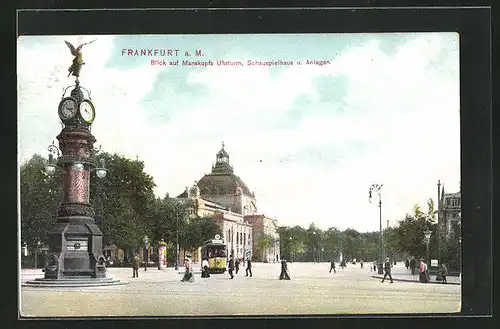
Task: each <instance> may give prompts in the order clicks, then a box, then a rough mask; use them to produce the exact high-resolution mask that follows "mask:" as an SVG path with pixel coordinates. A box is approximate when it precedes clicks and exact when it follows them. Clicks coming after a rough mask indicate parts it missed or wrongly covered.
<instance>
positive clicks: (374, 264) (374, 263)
mask: <svg viewBox="0 0 500 329" xmlns="http://www.w3.org/2000/svg"><path fill="white" fill-rule="evenodd" d="M373 272H377V261H376V260H374V261H373Z"/></svg>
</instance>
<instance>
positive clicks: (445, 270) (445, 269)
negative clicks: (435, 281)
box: [441, 263, 448, 283]
mask: <svg viewBox="0 0 500 329" xmlns="http://www.w3.org/2000/svg"><path fill="white" fill-rule="evenodd" d="M447 275H448V267H446V264H445V263H443V264H441V278H442V282H443V283H448V281H446V276H447Z"/></svg>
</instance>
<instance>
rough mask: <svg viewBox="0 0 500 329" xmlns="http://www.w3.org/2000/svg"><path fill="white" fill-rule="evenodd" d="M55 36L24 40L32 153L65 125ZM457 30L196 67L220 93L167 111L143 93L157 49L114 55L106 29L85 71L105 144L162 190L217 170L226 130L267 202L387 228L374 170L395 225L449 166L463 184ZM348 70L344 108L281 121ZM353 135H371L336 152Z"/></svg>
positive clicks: (23, 123) (196, 79)
mask: <svg viewBox="0 0 500 329" xmlns="http://www.w3.org/2000/svg"><path fill="white" fill-rule="evenodd" d="M304 37H307V36H304ZM332 37H333V36H332ZM200 38H201V37H200ZM56 39H57V40H56V41H55V42H54V43H51V44H50V45H47V46H44V45H38V46H37V47H36V48H33V49H27V48H25V47H24V48H23V46H22V44H21V46H20V47H21V48H20V49H19V50H20V51H19V54H20V57H19V66H18V74H19V76H20V79H19V80H20V93H21V96H22V97H21V98H20V105H19V113H20V116H19V131H20V132H19V133H20V155H21V158H22V159H26V158H29V157H30V156H31V155H32V154H33V153H35V152H38V153H40V152H42V153H43V152H44V150H45V148H46V145H47V144H48V143H49V142H50V141H51V140H52V139H54V137H55V135H56V134H57V133H58V132H59V130H60V126H59V124H58V122H57V117H56V116H57V111H56V109H57V104H58V101H59V99H60V97H61V88H62V87H63V86H65V85H68V84H69V83H70V81H71V80H70V79H69V78H68V79H65V77H64V76H65V75H66V72H67V66H69V64H70V63H71V56H70V54H69V51H68V50H67V49H66V46H65V45H64V43H63V42H62V39H63V38H56ZM88 39H92V38H91V37H88ZM449 39H450V35H443V34H427V35H422V36H420V37H418V38H416V39H415V40H413V41H410V42H408V43H406V44H404V45H401V46H400V47H399V48H398V49H397V52H396V53H395V54H394V55H391V56H390V55H387V54H385V53H383V52H382V51H381V50H380V49H379V44H378V42H376V41H374V42H372V43H369V44H366V45H364V46H360V47H354V48H349V49H347V50H346V51H345V52H344V53H342V54H341V55H340V56H339V57H338V58H337V59H336V60H335V61H333V62H332V64H331V65H328V66H322V67H319V66H300V67H299V66H294V67H291V68H289V69H286V70H282V71H281V73H277V74H270V72H269V70H267V69H265V68H257V67H244V68H230V67H210V68H208V69H207V70H204V71H202V72H193V73H192V74H190V76H189V78H188V81H189V82H191V83H198V84H203V85H204V86H205V87H206V88H208V96H207V97H205V98H204V99H203V101H202V102H199V103H198V104H200V105H197V106H198V107H197V108H185V109H182V111H180V112H181V114H179V115H177V116H174V117H172V119H171V121H169V122H168V123H165V124H160V123H155V124H151V123H150V122H148V120H147V116H146V114H145V113H146V111H145V108H144V107H143V106H142V105H141V103H140V100H141V98H142V97H144V96H145V95H146V94H147V93H148V92H149V91H150V90H151V88H152V86H153V83H154V82H155V80H156V78H157V75H158V73H159V72H160V71H159V69H158V68H157V67H151V66H149V65H147V63H146V61H145V63H144V65H142V66H140V67H138V68H136V69H129V70H118V69H113V68H109V67H107V66H106V63H107V60H108V58H109V56H110V55H111V49H112V41H113V39H112V37H102V36H99V37H98V41H96V42H95V43H94V44H92V45H89V46H88V47H86V48H84V52H83V54H84V59H85V61H86V62H87V63H88V64H86V66H84V67H83V69H82V78H81V81H82V85H83V86H84V87H87V88H89V89H91V90H92V98H93V99H94V101H95V103H96V111H97V116H96V121H95V123H94V126H93V129H92V132H93V133H94V135H95V136H96V138H97V139H98V142H97V144H102V145H103V148H104V149H105V150H106V151H110V152H118V153H122V154H125V155H127V156H129V157H133V158H135V156H136V155H137V156H139V158H140V159H142V160H144V161H145V164H146V171H147V172H148V173H150V174H152V175H153V176H154V178H155V181H156V183H157V184H158V188H157V194H159V195H163V194H165V193H166V192H170V194H177V193H180V192H182V191H183V189H184V186H186V185H190V184H192V182H193V181H194V180H197V179H199V178H200V177H201V176H202V175H203V173H208V172H209V171H210V166H211V164H212V161H213V160H214V159H215V153H216V152H217V151H218V149H219V148H220V143H221V141H222V140H224V141H225V142H226V145H227V149H228V151H229V153H230V157H231V158H230V159H231V163H232V164H233V166H234V167H235V171H236V174H237V175H239V176H240V177H241V178H242V179H243V180H244V181H245V182H246V183H247V185H248V186H249V187H250V189H253V190H255V193H256V196H257V203H258V205H259V208H260V210H262V211H263V212H265V213H266V214H268V215H270V216H274V217H277V218H278V219H279V220H280V223H281V224H283V225H287V224H288V225H295V224H299V225H302V226H308V225H309V223H310V222H313V221H314V222H315V223H316V224H317V225H319V226H320V227H322V228H327V227H330V226H337V227H339V228H341V229H344V228H347V227H352V228H356V229H359V230H361V231H366V230H378V225H379V224H378V209H377V207H376V202H375V203H372V204H370V203H368V199H367V198H368V189H369V186H370V184H372V183H383V184H384V187H383V208H382V210H383V220H384V226H385V223H386V220H390V221H391V223H394V222H395V221H396V220H397V219H398V218H402V217H403V216H404V214H405V213H406V212H408V211H411V207H412V205H413V204H414V203H420V204H421V205H422V206H424V205H425V201H426V199H427V198H428V197H436V194H437V189H436V183H437V180H438V179H440V180H441V181H442V182H444V183H445V186H446V189H447V191H455V190H457V189H458V181H459V180H460V159H459V155H460V153H459V147H460V144H459V116H458V110H459V108H458V107H459V90H458V73H456V74H451V73H450V72H449V71H447V72H443V71H442V70H440V67H439V65H438V64H439V63H440V62H436V61H437V59H436V58H438V57H439V58H440V59H439V60H440V61H441V60H442V59H443V58H448V59H449V60H450V61H451V62H452V63H453V64H454V65H455V66H456V67H457V71H458V57H457V56H456V54H455V53H450V54H443V53H442V51H443V49H450V45H449V42H448V41H447V40H449ZM85 40H87V37H86V38H85ZM200 40H202V39H200ZM444 41H446V42H448V43H446V48H445V47H444ZM200 42H201V41H200ZM74 43H76V41H75V42H74ZM456 45H457V43H455V46H456ZM455 51H456V52H458V48H455ZM33 59H35V60H33ZM50 63H53V64H50ZM179 69H187V68H179ZM33 72H36V73H33ZM340 74H342V75H343V76H345V77H346V78H347V79H348V81H349V89H348V94H347V96H346V103H347V104H348V108H347V109H346V112H345V113H344V114H342V115H338V116H325V115H324V114H323V115H316V116H313V115H312V114H308V113H304V115H305V116H304V119H303V121H302V122H300V124H299V125H298V128H296V129H289V130H283V129H281V130H275V129H274V128H272V127H273V124H272V123H273V122H275V121H276V120H277V119H278V118H279V117H280V116H282V115H283V114H284V113H287V112H288V111H290V110H291V108H292V104H293V101H294V99H295V97H296V96H297V95H299V94H305V95H308V96H309V97H310V98H311V100H312V101H313V102H314V101H315V100H317V99H318V94H317V91H316V90H315V89H314V84H313V79H314V78H317V77H319V76H322V75H327V76H335V75H340ZM171 102H172V103H171V104H175V102H176V100H175V99H172V100H171ZM346 140H354V141H356V140H357V141H360V142H364V143H365V145H364V146H363V145H362V147H363V148H362V149H360V150H353V151H352V153H351V152H348V153H347V154H338V155H336V154H335V152H336V149H337V147H338V148H342V147H343V144H344V143H345V142H346ZM329 147H332V152H333V157H334V158H335V160H336V161H337V163H336V164H335V165H333V164H332V165H331V166H328V165H325V164H324V163H322V161H321V160H322V159H319V158H314V157H313V158H310V159H309V158H307V159H306V158H304V159H300V161H299V160H298V159H294V158H293V157H292V158H290V159H288V161H281V162H280V160H283V158H284V157H285V156H287V155H293V154H299V153H298V152H299V151H302V150H304V149H312V148H317V149H324V150H326V151H328V148H329ZM334 147H335V150H333V148H334ZM326 151H325V152H326Z"/></svg>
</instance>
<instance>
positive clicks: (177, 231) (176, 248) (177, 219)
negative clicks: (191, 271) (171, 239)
mask: <svg viewBox="0 0 500 329" xmlns="http://www.w3.org/2000/svg"><path fill="white" fill-rule="evenodd" d="M175 225H176V227H175V268H174V269H175V270H176V271H177V270H178V269H179V216H176V219H175Z"/></svg>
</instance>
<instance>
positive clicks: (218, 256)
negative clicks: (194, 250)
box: [201, 235, 227, 273]
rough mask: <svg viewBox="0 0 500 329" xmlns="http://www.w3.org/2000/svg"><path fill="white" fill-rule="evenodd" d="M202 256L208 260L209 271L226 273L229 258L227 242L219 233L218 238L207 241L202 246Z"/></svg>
mask: <svg viewBox="0 0 500 329" xmlns="http://www.w3.org/2000/svg"><path fill="white" fill-rule="evenodd" d="M201 258H202V259H206V260H208V272H209V273H224V272H225V271H226V258H227V247H226V244H225V243H224V241H223V240H221V239H220V237H219V236H218V235H217V236H216V239H213V240H209V241H207V242H205V244H204V245H203V247H202V248H201Z"/></svg>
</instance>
